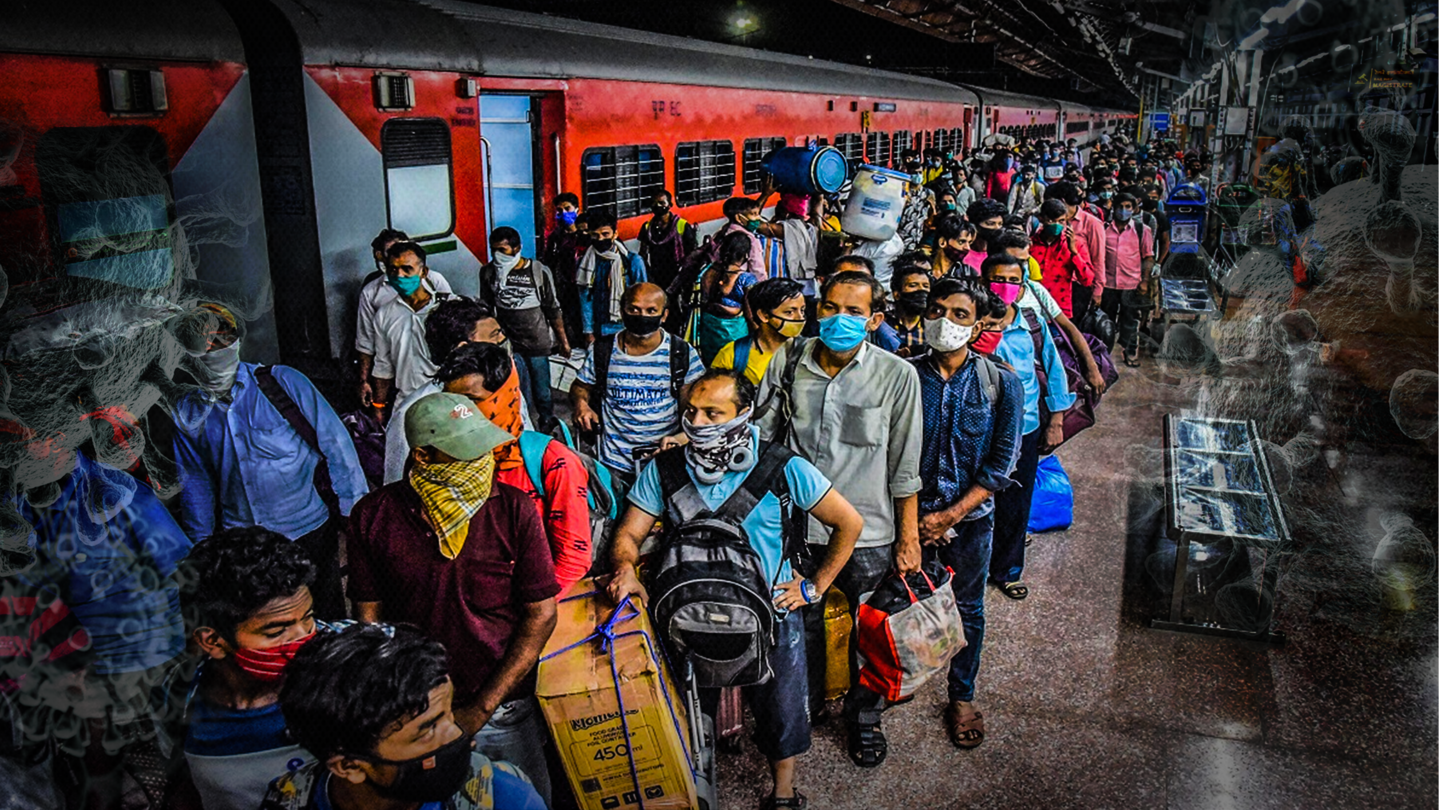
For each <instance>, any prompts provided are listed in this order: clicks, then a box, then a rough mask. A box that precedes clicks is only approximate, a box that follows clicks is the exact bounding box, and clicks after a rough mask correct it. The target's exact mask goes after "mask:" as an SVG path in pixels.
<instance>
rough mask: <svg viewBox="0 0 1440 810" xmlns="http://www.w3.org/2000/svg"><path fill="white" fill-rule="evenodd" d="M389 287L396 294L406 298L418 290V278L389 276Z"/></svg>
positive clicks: (415, 276) (417, 276) (416, 276)
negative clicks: (392, 288)
mask: <svg viewBox="0 0 1440 810" xmlns="http://www.w3.org/2000/svg"><path fill="white" fill-rule="evenodd" d="M390 286H391V287H394V288H395V291H396V292H398V293H400V294H401V295H403V296H406V297H407V298H408V297H409V296H412V295H414V294H415V291H416V290H418V289H420V276H419V275H414V276H391V277H390Z"/></svg>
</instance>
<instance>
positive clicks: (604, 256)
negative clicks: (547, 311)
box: [575, 210, 647, 346]
mask: <svg viewBox="0 0 1440 810" xmlns="http://www.w3.org/2000/svg"><path fill="white" fill-rule="evenodd" d="M585 221H586V223H587V225H588V227H589V228H590V247H588V248H586V249H585V253H584V255H582V256H581V257H580V265H579V268H578V269H577V270H576V271H575V286H576V287H577V288H578V290H579V295H580V320H581V327H580V328H581V330H582V331H583V332H584V334H585V345H587V346H588V345H590V344H592V343H594V342H595V338H596V336H597V335H599V336H602V337H603V336H605V335H613V334H615V333H616V332H619V331H620V329H621V325H620V307H621V304H620V299H621V297H622V296H624V294H625V290H627V289H629V288H630V287H631V286H633V285H635V284H639V283H640V282H642V281H645V280H646V279H647V276H646V275H645V262H644V260H642V259H641V258H640V255H639V254H638V253H631V252H630V250H629V249H628V248H626V247H625V243H624V242H622V241H620V240H619V239H617V238H616V233H617V232H616V229H615V215H614V214H612V213H610V212H609V211H605V210H601V211H586V212H585Z"/></svg>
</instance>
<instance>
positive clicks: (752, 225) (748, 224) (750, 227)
mask: <svg viewBox="0 0 1440 810" xmlns="http://www.w3.org/2000/svg"><path fill="white" fill-rule="evenodd" d="M745 230H747V231H749V232H750V233H755V232H756V231H759V230H760V220H758V219H747V220H745Z"/></svg>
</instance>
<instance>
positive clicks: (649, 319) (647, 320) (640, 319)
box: [620, 312, 660, 338]
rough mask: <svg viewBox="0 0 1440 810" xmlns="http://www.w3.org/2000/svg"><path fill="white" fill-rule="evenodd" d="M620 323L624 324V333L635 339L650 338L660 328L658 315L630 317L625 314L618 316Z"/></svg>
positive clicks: (627, 313)
mask: <svg viewBox="0 0 1440 810" xmlns="http://www.w3.org/2000/svg"><path fill="white" fill-rule="evenodd" d="M620 321H621V322H622V323H624V324H625V331H626V332H629V333H630V334H632V335H634V336H635V337H637V338H647V337H650V336H651V335H653V334H655V330H656V329H659V328H660V316H659V315H632V314H630V313H629V312H625V313H622V314H621V315H620Z"/></svg>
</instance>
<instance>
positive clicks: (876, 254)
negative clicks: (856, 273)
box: [850, 222, 924, 285]
mask: <svg viewBox="0 0 1440 810" xmlns="http://www.w3.org/2000/svg"><path fill="white" fill-rule="evenodd" d="M921 226H922V235H923V226H924V223H923V222H922V223H921ZM916 244H917V245H918V244H919V242H918V241H917V242H916ZM908 249H909V248H906V247H905V240H904V239H902V238H901V236H900V232H899V231H896V232H895V234H894V235H893V236H891V237H890V238H889V239H884V240H874V239H858V238H857V239H855V247H853V248H851V250H850V255H852V256H860V257H863V258H866V259H869V260H870V263H871V267H872V268H873V269H872V270H871V272H872V273H873V274H874V276H875V280H877V281H879V282H880V283H881V284H882V285H885V284H889V283H890V276H891V275H892V274H893V273H894V272H895V260H896V259H897V258H899V257H900V254H902V253H904V252H905V251H906V250H908Z"/></svg>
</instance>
